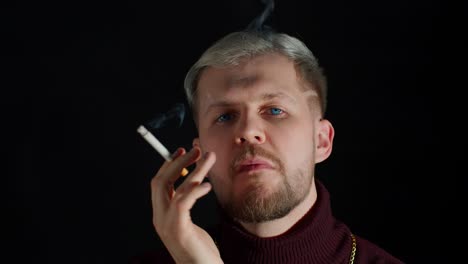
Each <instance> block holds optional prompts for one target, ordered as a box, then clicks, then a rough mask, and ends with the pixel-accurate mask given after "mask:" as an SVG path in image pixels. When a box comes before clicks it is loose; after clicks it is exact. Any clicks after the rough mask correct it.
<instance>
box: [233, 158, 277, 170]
mask: <svg viewBox="0 0 468 264" xmlns="http://www.w3.org/2000/svg"><path fill="white" fill-rule="evenodd" d="M274 168H275V167H274V166H273V164H272V163H271V162H270V161H268V160H265V159H260V158H252V159H245V160H242V161H240V162H239V163H238V164H237V165H236V166H235V170H236V172H237V173H245V172H255V171H259V170H272V169H274Z"/></svg>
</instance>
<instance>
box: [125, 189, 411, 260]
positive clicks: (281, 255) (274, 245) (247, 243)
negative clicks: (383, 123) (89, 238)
mask: <svg viewBox="0 0 468 264" xmlns="http://www.w3.org/2000/svg"><path fill="white" fill-rule="evenodd" d="M316 186H317V201H316V203H315V204H314V206H313V207H312V209H311V210H310V211H309V212H308V213H307V214H306V215H305V216H304V217H303V218H302V219H301V220H299V221H298V222H297V223H296V224H295V225H294V226H293V227H292V228H291V229H289V230H288V231H287V232H285V233H283V234H281V235H279V236H275V237H269V238H260V237H257V236H255V235H252V234H250V233H248V232H247V231H246V230H245V229H244V228H242V226H240V225H239V224H237V223H235V222H233V221H231V220H230V219H229V218H228V217H225V216H222V217H221V224H220V228H219V229H218V230H217V231H216V233H215V234H213V237H214V239H215V241H216V242H217V244H218V247H219V250H220V252H221V258H222V259H223V261H224V263H236V264H238V263H242V264H244V263H262V264H267V263H275V264H276V263H307V264H314V263H317V264H318V263H323V264H331V263H337V264H338V263H340V264H341V263H343V264H344V263H350V262H349V261H350V256H351V249H352V237H351V231H350V230H349V228H348V227H347V226H346V225H344V224H343V223H341V222H340V221H338V220H336V219H335V218H334V217H333V215H332V211H331V207H330V197H329V194H328V191H327V190H326V189H325V187H324V186H323V185H322V184H321V183H320V182H319V181H316ZM355 237H356V240H357V243H356V255H355V259H354V263H356V264H361V263H382V264H384V263H385V264H393V263H403V262H402V261H400V260H398V259H396V258H395V257H393V256H392V255H390V254H389V253H387V252H386V251H384V250H383V249H381V248H380V247H378V246H377V245H375V244H373V243H371V242H369V241H367V240H365V239H363V238H361V237H358V236H356V235H355ZM131 263H132V264H146V263H148V264H149V263H174V261H173V260H172V258H171V257H170V255H169V253H168V252H167V251H158V252H153V253H149V254H147V255H144V256H141V257H137V258H135V259H133V260H132V261H131Z"/></svg>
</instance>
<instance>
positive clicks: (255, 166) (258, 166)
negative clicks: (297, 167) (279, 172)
mask: <svg viewBox="0 0 468 264" xmlns="http://www.w3.org/2000/svg"><path fill="white" fill-rule="evenodd" d="M265 169H269V170H271V169H272V168H271V166H269V165H266V164H251V165H242V166H241V167H239V170H238V172H239V173H242V172H253V171H259V170H265Z"/></svg>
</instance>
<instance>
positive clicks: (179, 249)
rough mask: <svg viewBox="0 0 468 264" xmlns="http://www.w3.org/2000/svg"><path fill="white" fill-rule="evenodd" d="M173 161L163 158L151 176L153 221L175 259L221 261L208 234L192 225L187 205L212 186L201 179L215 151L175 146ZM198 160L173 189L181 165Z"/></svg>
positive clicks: (191, 261)
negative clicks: (188, 149)
mask: <svg viewBox="0 0 468 264" xmlns="http://www.w3.org/2000/svg"><path fill="white" fill-rule="evenodd" d="M172 158H173V160H172V161H169V162H168V161H166V162H165V163H164V164H163V165H162V166H161V168H160V169H159V171H158V173H157V174H156V176H154V178H153V179H152V180H151V200H152V205H153V225H154V227H155V229H156V232H157V233H158V235H159V237H160V238H161V240H162V242H163V243H164V245H165V246H166V248H167V249H168V251H169V253H170V254H171V256H172V257H173V258H174V260H175V261H176V263H222V260H221V257H220V254H219V251H218V248H217V247H216V245H215V243H214V241H213V239H212V238H211V237H210V235H209V234H208V233H207V232H206V231H205V230H203V229H202V228H200V227H199V226H197V225H195V224H194V223H193V222H192V219H191V217H190V209H191V208H192V207H193V205H194V204H195V202H196V201H197V200H198V199H199V198H201V197H202V196H204V195H206V194H207V193H208V192H209V191H210V190H211V184H210V183H208V182H204V183H202V181H203V179H204V177H205V175H206V174H207V173H208V171H209V170H210V168H211V167H212V166H213V164H214V163H215V161H216V155H215V154H214V153H210V152H207V153H206V154H205V156H204V157H203V158H201V151H200V149H199V148H198V147H194V148H193V149H192V150H191V151H190V152H188V153H185V150H184V149H183V148H179V149H177V151H176V153H174V155H173V157H172ZM197 161H199V163H198V164H197V167H196V169H195V170H194V171H193V172H191V173H190V174H189V175H187V176H186V177H187V178H186V179H185V180H184V182H183V183H182V184H181V185H180V186H179V187H178V188H177V190H174V183H175V181H176V180H177V179H178V178H179V177H180V172H181V171H182V169H183V168H185V167H187V166H189V165H191V164H193V163H195V162H197Z"/></svg>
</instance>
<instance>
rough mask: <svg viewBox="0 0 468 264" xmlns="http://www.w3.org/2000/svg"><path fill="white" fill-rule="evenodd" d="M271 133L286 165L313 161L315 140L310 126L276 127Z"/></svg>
mask: <svg viewBox="0 0 468 264" xmlns="http://www.w3.org/2000/svg"><path fill="white" fill-rule="evenodd" d="M271 131H272V132H271V133H270V137H271V142H272V144H273V145H274V148H275V149H276V151H277V152H278V153H277V154H278V155H279V156H280V157H282V158H283V159H285V160H284V162H285V165H286V166H288V167H289V166H293V167H294V166H295V165H296V166H297V164H299V163H303V162H304V161H305V160H310V161H313V153H314V152H313V150H314V148H315V141H314V135H313V130H312V129H311V128H310V127H290V128H288V129H281V130H279V129H275V130H271Z"/></svg>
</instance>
